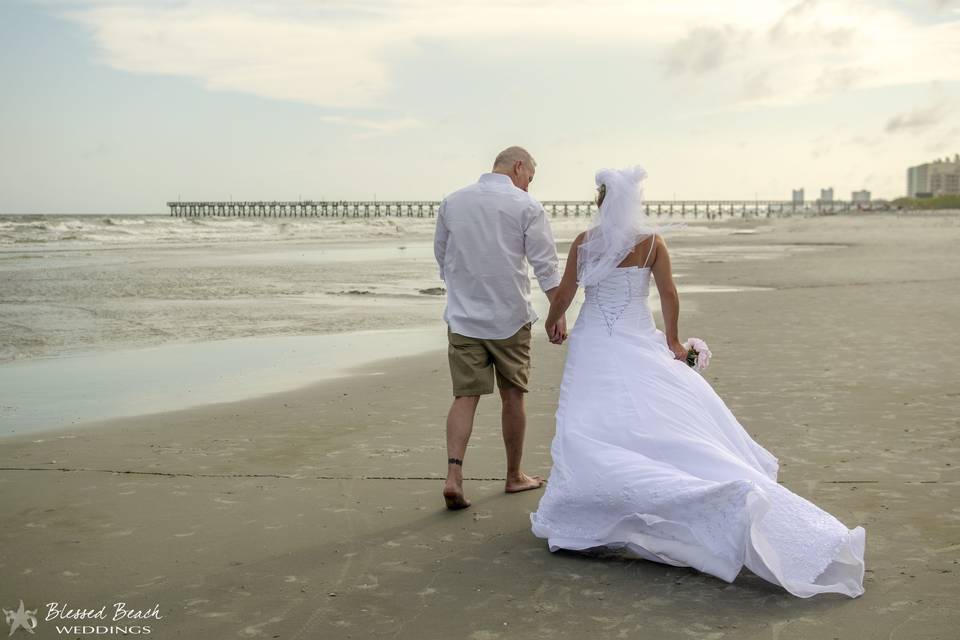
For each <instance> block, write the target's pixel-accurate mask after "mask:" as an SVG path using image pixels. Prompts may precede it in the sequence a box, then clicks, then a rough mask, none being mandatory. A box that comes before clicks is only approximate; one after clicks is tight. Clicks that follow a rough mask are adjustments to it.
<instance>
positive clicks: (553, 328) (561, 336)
mask: <svg viewBox="0 0 960 640" xmlns="http://www.w3.org/2000/svg"><path fill="white" fill-rule="evenodd" d="M546 329H547V338H549V340H550V342H552V343H553V344H563V341H564V340H566V339H567V317H566V316H560V319H559V320H558V321H557V322H556V323H555V324H548V325H547V326H546Z"/></svg>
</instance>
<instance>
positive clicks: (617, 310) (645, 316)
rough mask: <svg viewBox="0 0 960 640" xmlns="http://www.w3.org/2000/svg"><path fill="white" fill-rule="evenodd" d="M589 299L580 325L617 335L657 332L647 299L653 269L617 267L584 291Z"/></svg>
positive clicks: (578, 322) (579, 319)
mask: <svg viewBox="0 0 960 640" xmlns="http://www.w3.org/2000/svg"><path fill="white" fill-rule="evenodd" d="M584 293H585V298H584V304H583V307H582V308H581V310H580V316H579V317H578V318H577V324H578V325H583V326H584V330H586V328H587V327H591V328H593V327H595V328H598V329H603V331H605V332H606V333H607V334H608V335H613V333H614V332H615V331H617V330H618V329H623V330H632V331H637V330H641V331H650V330H653V329H655V328H656V325H655V324H654V322H653V317H652V316H651V314H650V307H649V306H648V304H647V298H648V296H649V293H650V268H649V267H617V268H616V269H614V270H613V271H612V272H611V273H610V275H608V276H607V277H606V278H604V279H603V280H601V281H600V282H598V283H597V284H595V285H589V286H587V287H585V288H584Z"/></svg>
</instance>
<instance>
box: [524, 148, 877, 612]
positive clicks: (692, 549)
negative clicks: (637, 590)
mask: <svg viewBox="0 0 960 640" xmlns="http://www.w3.org/2000/svg"><path fill="white" fill-rule="evenodd" d="M645 177H646V172H645V171H644V170H643V169H642V168H641V167H633V168H628V169H624V170H611V169H604V170H601V171H599V172H598V173H597V184H598V185H599V194H598V198H597V204H598V205H599V207H600V213H599V215H598V216H597V217H596V218H595V219H594V221H593V223H592V224H591V226H590V228H589V229H588V230H587V231H586V232H584V233H582V234H580V235H579V236H578V237H577V238H576V240H575V241H574V242H573V245H572V246H571V247H570V254H569V258H568V260H567V265H566V270H565V272H564V274H563V280H562V282H561V284H560V288H559V289H558V291H557V293H556V294H555V296H554V298H553V302H552V304H551V306H550V312H549V315H548V317H547V321H546V329H547V332H548V335H549V336H550V338H551V341H553V342H558V343H559V342H562V341H563V340H564V339H565V337H566V336H565V335H562V334H561V333H560V329H559V328H558V320H559V319H560V318H561V317H562V316H563V314H564V312H565V311H566V310H567V308H568V307H569V306H570V303H571V301H572V300H573V297H574V295H575V294H576V291H577V287H578V285H583V286H584V289H585V295H586V297H585V300H584V304H583V307H582V308H581V310H580V315H579V316H578V318H577V321H576V324H575V325H574V327H573V329H572V330H571V332H570V336H569V338H570V343H569V349H568V352H567V361H566V365H565V367H564V371H563V381H562V383H561V387H560V402H559V406H558V408H557V413H556V418H557V427H556V434H555V436H554V438H553V442H552V445H551V455H552V457H553V468H552V469H551V472H550V477H549V480H548V482H547V485H546V490H545V492H544V494H543V496H542V497H541V499H540V503H539V505H538V507H537V511H535V512H533V513H531V514H530V522H531V524H532V531H533V533H534V535H536V536H537V537H540V538H545V539H546V540H547V544H548V546H549V549H550V551H556V550H557V549H570V550H586V549H593V548H602V547H605V548H607V549H616V550H619V551H622V552H626V553H627V554H628V555H633V556H639V557H641V558H644V559H647V560H652V561H655V562H661V563H666V564H670V565H675V566H680V567H693V568H695V569H698V570H699V571H703V572H706V573H709V574H711V575H714V576H716V577H718V578H720V579H721V580H724V581H726V582H733V580H734V579H735V578H736V576H737V574H738V573H739V572H740V570H741V568H742V567H744V566H746V567H747V568H748V569H750V570H751V571H753V573H755V574H757V575H758V576H760V577H762V578H764V579H766V580H768V581H770V582H772V583H774V584H778V585H781V586H782V587H783V588H784V589H786V590H787V591H788V592H790V593H792V594H793V595H795V596H799V597H801V598H807V597H810V596H813V595H815V594H818V593H825V592H834V593H842V594H845V595H847V596H850V597H856V596H859V595H861V594H862V593H863V592H864V589H863V574H864V563H863V553H864V537H865V531H864V529H863V528H862V527H856V528H855V529H852V530H851V529H848V528H847V527H846V526H845V525H844V524H843V523H841V522H840V521H838V520H837V519H836V518H834V517H833V516H832V515H830V514H829V513H827V512H826V511H823V510H822V509H820V508H819V507H817V506H816V505H814V504H812V503H811V502H809V501H807V500H805V499H804V498H802V497H800V496H798V495H796V494H794V493H792V492H791V491H790V490H788V489H787V488H785V487H783V486H781V485H780V484H778V483H777V470H778V462H777V458H776V457H774V456H773V455H772V454H771V453H770V452H769V451H767V450H766V449H764V448H763V447H762V446H760V445H759V444H757V443H756V442H754V441H753V439H751V437H750V436H749V435H748V434H747V432H746V431H745V430H744V428H743V427H742V426H741V425H740V423H739V422H738V421H737V419H736V418H735V417H734V415H733V414H732V413H731V412H730V410H729V409H728V408H727V406H726V405H725V404H724V402H723V401H722V400H721V399H720V398H719V397H718V396H717V394H716V392H715V391H714V390H713V388H712V387H711V386H710V384H709V383H708V382H707V381H706V380H705V379H704V378H703V377H702V376H701V375H700V374H699V373H697V372H696V371H694V370H693V369H691V368H690V367H689V366H688V365H687V364H686V362H685V359H686V349H684V347H683V346H682V345H681V343H680V340H679V336H678V331H677V315H678V310H679V299H678V296H677V290H676V287H675V285H674V283H673V278H672V275H671V271H670V256H669V254H668V252H667V247H666V245H665V243H664V241H663V239H662V238H661V237H660V235H659V233H660V232H663V231H665V230H668V229H669V228H671V227H675V226H678V225H667V226H663V227H655V226H653V225H652V224H651V223H650V221H649V219H648V217H647V216H646V215H645V214H644V213H643V207H642V193H641V189H640V181H641V180H642V179H643V178H645ZM679 226H682V225H679ZM651 274H652V275H653V277H654V279H655V280H656V283H657V289H658V290H659V293H660V301H661V308H662V310H663V320H664V330H665V331H666V334H664V333H663V332H661V331H660V330H658V329H657V328H656V325H655V324H654V321H653V317H652V316H651V313H650V309H649V307H648V305H647V295H648V291H649V283H650V276H651Z"/></svg>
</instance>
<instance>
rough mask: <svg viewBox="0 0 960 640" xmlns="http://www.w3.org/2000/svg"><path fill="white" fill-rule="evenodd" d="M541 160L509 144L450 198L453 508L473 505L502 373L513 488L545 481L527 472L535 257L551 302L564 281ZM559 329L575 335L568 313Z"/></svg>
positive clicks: (447, 278)
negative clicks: (536, 179)
mask: <svg viewBox="0 0 960 640" xmlns="http://www.w3.org/2000/svg"><path fill="white" fill-rule="evenodd" d="M536 166H537V165H536V162H534V160H533V158H532V157H531V156H530V154H529V153H528V152H527V151H526V150H525V149H523V148H521V147H509V148H507V149H504V150H503V151H502V152H501V153H500V154H499V155H498V156H497V158H496V160H495V161H494V163H493V171H492V172H491V173H485V174H483V175H481V176H480V179H479V181H478V182H476V183H475V184H472V185H469V186H467V187H464V188H463V189H460V190H459V191H456V192H454V193H452V194H450V195H449V196H447V197H446V198H445V199H444V200H443V202H441V203H440V210H439V212H438V214H437V228H436V235H435V238H434V252H435V254H436V258H437V264H438V265H439V266H440V278H441V279H442V280H443V281H444V283H445V284H446V287H447V306H446V309H445V310H444V313H443V319H444V320H445V321H446V322H447V325H448V326H447V336H448V341H449V347H448V349H447V353H448V359H449V363H450V377H451V379H452V381H453V395H454V400H453V404H452V405H451V407H450V412H449V414H448V415H447V456H448V458H447V481H446V483H445V484H444V487H443V497H444V500H445V501H446V503H447V508H448V509H464V508H466V507H469V506H470V501H469V500H467V498H466V497H465V496H464V493H463V471H462V468H463V456H464V454H465V453H466V450H467V441H468V440H469V439H470V433H471V431H473V419H474V416H475V415H476V411H477V404H478V403H479V402H480V396H481V395H486V394H491V393H493V382H494V379H496V382H497V387H498V388H499V390H500V400H501V402H502V404H503V411H502V430H503V442H504V445H505V447H506V450H507V478H506V486H505V488H504V490H505V491H506V492H507V493H515V492H519V491H526V490H529V489H536V488H538V487H540V486H542V485H543V478H542V477H541V476H532V477H531V476H528V475H527V474H525V473H523V472H522V471H521V470H520V458H521V457H522V455H523V436H524V431H525V429H526V414H525V411H524V393H526V392H527V384H528V378H529V374H530V327H531V325H532V324H533V323H534V322H535V321H536V320H537V319H538V316H537V314H536V312H535V311H534V310H533V307H532V305H531V304H530V276H529V273H528V267H527V265H528V261H529V264H531V265H533V269H534V273H535V275H536V277H537V280H538V282H539V284H540V288H541V289H543V291H544V293H546V295H547V297H548V298H549V299H551V300H552V299H553V294H554V293H555V291H556V289H557V286H558V285H559V284H560V277H561V273H560V270H559V268H558V260H557V252H556V246H555V244H554V240H553V234H552V233H551V231H550V223H549V222H548V221H547V215H546V212H545V211H544V210H543V206H541V204H540V203H539V202H538V201H537V200H536V199H534V198H533V197H532V196H531V195H529V194H528V193H527V188H528V186H529V185H530V182H532V181H533V176H534V174H535V173H536ZM561 322H562V323H563V324H562V325H560V331H559V333H561V334H565V333H566V319H562V320H561Z"/></svg>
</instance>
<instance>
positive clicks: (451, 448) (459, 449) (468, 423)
mask: <svg viewBox="0 0 960 640" xmlns="http://www.w3.org/2000/svg"><path fill="white" fill-rule="evenodd" d="M479 402H480V396H457V397H455V398H454V399H453V404H452V405H450V412H449V413H448V414H447V458H448V459H454V460H458V461H460V463H461V464H457V463H456V462H448V463H447V481H446V483H444V485H443V499H444V500H445V501H446V503H447V508H448V509H466V508H467V507H469V506H470V501H469V500H467V499H466V498H465V497H464V495H463V466H462V462H463V456H464V455H465V454H466V452H467V442H468V441H469V440H470V434H471V433H472V432H473V417H474V416H475V415H476V413H477V404H479Z"/></svg>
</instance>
